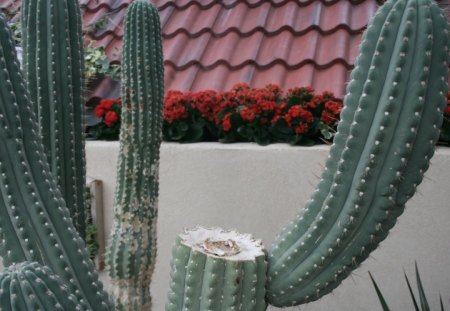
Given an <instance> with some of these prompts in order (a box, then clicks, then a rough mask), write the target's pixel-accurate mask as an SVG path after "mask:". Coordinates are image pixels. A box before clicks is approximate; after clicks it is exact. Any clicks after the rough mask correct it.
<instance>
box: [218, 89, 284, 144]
mask: <svg viewBox="0 0 450 311" xmlns="http://www.w3.org/2000/svg"><path fill="white" fill-rule="evenodd" d="M282 96H283V92H282V90H281V88H280V87H279V86H277V85H274V84H269V85H267V86H265V87H263V88H250V87H249V86H248V85H247V84H242V83H241V84H237V85H235V86H234V87H233V89H232V90H231V91H230V92H225V93H223V94H222V100H221V102H220V108H219V110H218V112H217V115H216V123H217V125H218V127H219V136H220V139H221V141H223V142H234V141H254V142H257V143H258V144H261V145H266V144H269V143H271V142H272V141H273V138H272V136H271V126H272V125H271V123H270V121H271V120H272V119H273V118H274V117H275V116H276V115H279V114H280V113H281V112H282V111H283V109H285V107H286V104H285V103H284V101H283V97H282Z"/></svg>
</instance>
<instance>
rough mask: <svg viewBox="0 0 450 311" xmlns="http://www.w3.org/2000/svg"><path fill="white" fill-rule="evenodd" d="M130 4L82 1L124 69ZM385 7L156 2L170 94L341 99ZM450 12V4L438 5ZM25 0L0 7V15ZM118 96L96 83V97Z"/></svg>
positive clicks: (291, 1) (341, 2)
mask: <svg viewBox="0 0 450 311" xmlns="http://www.w3.org/2000/svg"><path fill="white" fill-rule="evenodd" d="M131 1H132V0H80V5H81V8H82V10H83V24H84V29H85V30H86V31H87V38H89V39H91V40H95V41H93V42H94V44H95V45H97V46H100V45H101V46H104V47H105V51H106V53H107V56H108V58H109V60H110V61H111V62H114V63H119V62H120V55H121V40H122V36H123V18H124V15H125V12H126V8H127V7H128V5H129V3H130V2H131ZM381 2H383V1H382V0H154V3H155V4H156V5H157V6H158V9H159V11H160V17H161V27H162V35H163V48H164V56H165V71H166V77H165V85H166V89H167V90H169V89H179V90H183V91H188V90H191V91H198V90H202V89H215V90H225V89H229V88H230V87H231V86H232V85H233V84H235V83H236V82H248V83H250V84H251V85H253V86H262V85H264V84H267V83H277V84H280V85H281V86H282V87H284V88H289V87H294V86H300V85H312V86H313V87H314V88H316V89H317V90H319V91H322V90H330V91H333V92H335V94H336V95H337V96H340V97H342V96H343V93H344V89H345V81H346V80H347V78H348V75H349V71H350V69H351V68H352V67H353V63H354V60H355V58H356V55H357V53H358V45H359V42H360V40H361V34H362V32H363V30H364V28H365V27H366V24H367V22H368V20H369V19H370V18H371V17H372V16H373V14H374V13H375V11H376V9H377V7H378V5H379V4H380V3H381ZM439 2H440V4H441V5H442V6H443V7H447V14H450V10H449V9H448V7H449V5H450V0H443V1H439ZM18 3H20V1H17V0H0V8H11V9H13V8H15V7H17V6H18ZM118 95H119V86H118V83H117V82H114V81H111V80H110V79H104V80H102V81H99V83H98V85H97V86H96V87H95V89H94V92H93V93H92V94H91V97H115V96H118Z"/></svg>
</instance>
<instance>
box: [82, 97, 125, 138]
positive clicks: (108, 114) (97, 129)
mask: <svg viewBox="0 0 450 311" xmlns="http://www.w3.org/2000/svg"><path fill="white" fill-rule="evenodd" d="M121 109H122V100H121V99H120V98H104V99H102V100H100V101H99V103H98V104H97V106H95V109H94V113H95V116H96V117H97V118H100V119H101V121H100V122H99V123H98V124H96V125H95V126H92V127H90V129H89V135H90V136H91V137H93V138H94V139H104V140H117V139H118V138H119V133H120V119H121V117H120V115H121Z"/></svg>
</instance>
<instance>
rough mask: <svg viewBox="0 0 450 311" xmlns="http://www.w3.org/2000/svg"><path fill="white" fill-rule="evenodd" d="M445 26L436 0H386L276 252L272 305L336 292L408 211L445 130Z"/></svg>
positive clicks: (272, 264) (271, 259)
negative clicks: (334, 128) (318, 165)
mask: <svg viewBox="0 0 450 311" xmlns="http://www.w3.org/2000/svg"><path fill="white" fill-rule="evenodd" d="M447 29H448V25H447V21H446V18H445V17H444V15H443V13H442V12H441V10H440V9H439V8H438V7H437V5H436V4H435V3H434V2H433V1H431V0H398V1H393V0H391V1H388V2H387V3H386V4H385V5H384V6H383V7H382V8H381V9H380V10H379V11H378V12H377V14H376V16H375V17H374V19H373V20H372V21H371V23H370V25H369V27H368V29H367V31H366V33H365V35H364V39H363V42H362V45H361V48H360V55H359V56H358V59H357V61H356V67H355V69H354V70H353V72H352V75H351V81H350V83H349V85H348V88H347V95H346V97H345V100H344V105H345V108H344V110H343V112H342V114H341V122H340V124H339V127H338V133H337V135H336V137H335V141H334V145H333V146H332V148H331V152H330V156H329V159H328V161H327V163H326V168H325V171H324V173H323V175H322V179H321V180H320V183H319V185H318V187H317V190H316V191H315V192H314V194H313V196H312V198H311V200H310V201H309V203H308V204H307V206H306V208H305V209H304V211H303V213H302V214H301V215H299V216H297V218H295V219H294V221H293V222H292V223H291V224H289V225H288V226H287V227H286V228H285V229H284V230H283V232H282V233H281V235H280V237H279V238H278V241H277V242H276V243H275V245H274V246H273V248H272V249H271V251H270V252H269V254H270V256H269V272H268V276H269V282H268V292H269V294H268V299H269V302H270V303H271V304H273V305H275V306H291V305H298V304H301V303H305V302H309V301H313V300H316V299H318V298H320V297H321V296H323V295H324V294H326V293H329V292H330V291H332V290H333V289H334V288H336V287H337V286H338V285H339V283H340V282H341V281H342V280H343V279H344V278H346V277H347V276H348V275H349V274H350V273H351V271H352V270H353V269H355V268H356V267H357V266H358V265H359V264H360V263H361V262H362V261H363V260H364V259H366V258H367V257H368V255H369V254H370V252H372V251H373V250H374V249H375V248H376V247H377V246H378V244H379V243H380V242H381V241H382V240H384V239H385V238H386V236H387V235H388V232H389V229H391V227H392V226H393V225H394V224H395V222H396V219H397V217H398V216H399V215H400V214H401V213H402V212H403V210H404V206H405V203H406V201H407V200H408V199H409V198H410V197H411V196H412V195H413V194H414V192H415V189H416V187H417V185H419V184H420V182H421V181H422V178H423V174H424V172H425V171H426V170H427V168H428V166H429V160H430V158H431V157H432V155H433V153H434V148H435V142H436V140H437V139H438V137H439V128H440V125H441V122H442V111H443V108H444V105H445V97H444V95H445V94H446V93H447V76H448V67H447V65H448V63H447V59H448V31H447Z"/></svg>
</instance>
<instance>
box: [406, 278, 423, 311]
mask: <svg viewBox="0 0 450 311" xmlns="http://www.w3.org/2000/svg"><path fill="white" fill-rule="evenodd" d="M403 273H404V275H405V279H406V284H407V285H408V289H409V293H410V294H411V298H412V301H413V304H414V310H416V311H420V309H419V306H418V305H417V301H416V297H415V296H414V292H413V290H412V287H411V283H410V282H409V279H408V276H407V275H406V272H405V271H403Z"/></svg>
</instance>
